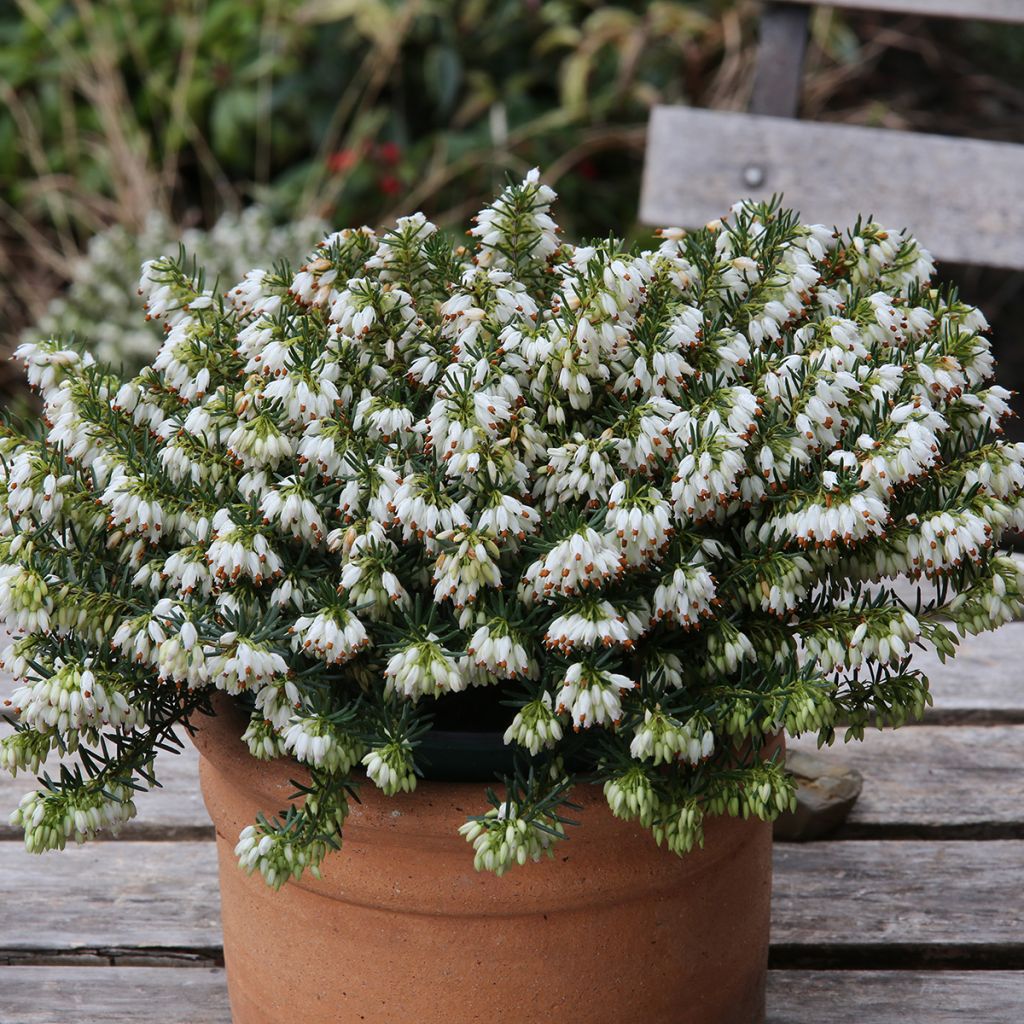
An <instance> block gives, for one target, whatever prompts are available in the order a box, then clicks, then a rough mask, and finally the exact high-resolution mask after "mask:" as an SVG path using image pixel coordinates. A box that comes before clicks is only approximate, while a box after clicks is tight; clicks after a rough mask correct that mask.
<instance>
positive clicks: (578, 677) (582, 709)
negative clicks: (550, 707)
mask: <svg viewBox="0 0 1024 1024" xmlns="http://www.w3.org/2000/svg"><path fill="white" fill-rule="evenodd" d="M635 686H636V683H635V682H634V681H633V680H632V679H630V678H629V677H628V676H624V675H621V674H619V673H617V672H607V671H605V670H603V669H597V668H592V667H591V666H589V665H586V664H584V663H582V662H577V663H576V664H575V665H570V666H569V668H568V670H567V671H566V673H565V678H564V679H563V680H562V686H561V689H560V690H559V691H558V692H557V693H556V694H555V701H556V702H557V703H556V707H557V711H558V714H560V715H561V714H567V715H569V716H570V717H571V718H572V722H573V726H574V728H576V729H581V728H589V727H590V726H592V725H605V724H608V725H616V724H618V722H619V720H620V719H621V718H622V699H621V694H622V693H624V692H625V691H627V690H632V689H633V688H634V687H635Z"/></svg>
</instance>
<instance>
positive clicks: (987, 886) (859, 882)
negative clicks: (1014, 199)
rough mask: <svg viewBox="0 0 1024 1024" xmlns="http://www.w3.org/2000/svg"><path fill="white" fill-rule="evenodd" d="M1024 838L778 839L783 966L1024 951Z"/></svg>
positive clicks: (1018, 958)
mask: <svg viewBox="0 0 1024 1024" xmlns="http://www.w3.org/2000/svg"><path fill="white" fill-rule="evenodd" d="M1022 869H1024V842H1019V841H1013V840H1005V841H993V842H961V841H952V842H918V841H906V842H867V841H848V842H825V843H807V844H792V843H790V844H779V845H778V846H776V848H775V888H774V895H773V914H772V945H773V950H774V956H775V962H776V964H777V965H778V966H784V965H785V966H804V965H807V964H814V965H815V966H845V967H857V966H864V967H882V966H904V967H908V968H910V967H914V966H920V965H921V964H922V963H930V962H934V963H946V964H948V965H950V966H955V965H957V964H959V963H972V964H973V963H975V962H978V961H981V960H984V961H986V962H987V963H988V965H989V966H990V967H999V966H1010V967H1013V968H1014V969H1016V968H1017V967H1019V966H1020V965H1021V963H1022V955H1024V892H1022V890H1021V885H1020V878H1021V871H1022Z"/></svg>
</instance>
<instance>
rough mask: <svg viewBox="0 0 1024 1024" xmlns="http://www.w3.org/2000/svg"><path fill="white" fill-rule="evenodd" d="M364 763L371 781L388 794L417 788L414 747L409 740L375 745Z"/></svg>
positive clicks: (364, 758)
mask: <svg viewBox="0 0 1024 1024" xmlns="http://www.w3.org/2000/svg"><path fill="white" fill-rule="evenodd" d="M362 763H363V766H364V767H365V768H366V774H367V776H368V777H369V779H370V781H371V782H372V783H373V784H374V785H375V786H376V787H377V788H378V789H380V790H381V791H382V792H383V793H384V794H385V795H386V796H394V795H395V794H396V793H411V792H412V791H413V790H414V789H415V788H416V772H415V770H414V767H413V759H412V748H411V746H410V745H409V744H408V743H407V742H400V741H397V740H392V741H391V742H390V743H386V744H384V745H383V746H380V747H374V749H373V750H371V751H370V752H369V753H368V754H366V755H364V757H363V759H362Z"/></svg>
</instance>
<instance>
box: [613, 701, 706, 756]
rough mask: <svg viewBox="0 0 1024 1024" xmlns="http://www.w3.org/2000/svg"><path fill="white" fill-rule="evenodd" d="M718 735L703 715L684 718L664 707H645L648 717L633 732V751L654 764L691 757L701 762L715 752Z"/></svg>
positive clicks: (630, 746) (631, 748) (645, 715)
mask: <svg viewBox="0 0 1024 1024" xmlns="http://www.w3.org/2000/svg"><path fill="white" fill-rule="evenodd" d="M714 749H715V737H714V733H713V732H712V731H711V728H710V725H709V723H708V721H707V719H705V718H703V717H702V716H696V717H694V718H691V719H690V720H689V721H687V722H680V721H679V720H678V719H676V718H673V717H672V716H671V715H668V714H666V713H665V712H663V711H662V710H661V709H660V708H658V709H655V710H653V711H652V710H651V709H650V708H647V709H646V710H645V711H644V720H643V722H642V723H641V724H640V725H639V726H638V727H637V730H636V732H635V733H634V734H633V740H632V742H631V743H630V745H629V753H630V755H631V756H632V757H634V758H636V760H638V761H645V760H650V761H653V762H654V764H656V765H657V764H667V763H669V762H672V761H677V760H678V761H689V762H690V764H697V763H698V762H699V761H702V760H704V759H705V758H708V757H710V756H711V754H712V753H713V752H714Z"/></svg>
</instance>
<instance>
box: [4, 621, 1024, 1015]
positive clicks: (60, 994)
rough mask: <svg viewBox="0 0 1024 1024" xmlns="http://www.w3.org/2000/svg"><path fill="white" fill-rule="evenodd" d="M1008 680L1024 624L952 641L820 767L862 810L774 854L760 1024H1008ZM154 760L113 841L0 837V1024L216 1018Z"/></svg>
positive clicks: (210, 909)
mask: <svg viewBox="0 0 1024 1024" xmlns="http://www.w3.org/2000/svg"><path fill="white" fill-rule="evenodd" d="M1022 666H1024V623H1014V624H1013V625H1011V626H1008V627H1007V628H1005V629H1004V630H1001V631H1000V632H999V633H997V634H993V635H990V636H985V637H980V638H976V639H972V640H969V641H967V642H966V643H965V645H964V648H963V653H962V655H961V657H960V658H959V659H958V660H957V661H956V662H955V663H951V664H950V665H947V666H939V665H938V663H937V662H936V663H935V665H934V668H932V669H930V674H931V676H932V687H933V691H934V693H935V698H936V700H935V708H934V709H932V710H931V712H930V713H929V714H928V716H927V718H926V720H925V722H924V723H923V724H921V725H915V726H908V727H907V728H905V729H902V730H900V731H897V732H892V733H885V734H874V735H869V736H868V738H867V741H866V742H865V743H864V744H863V745H860V744H853V745H850V746H845V747H844V746H842V745H839V746H837V748H835V749H834V751H832V752H831V753H830V756H833V757H835V758H836V759H837V760H843V761H846V762H848V763H850V764H853V765H855V766H856V767H857V768H858V769H859V770H860V771H861V772H862V773H863V775H864V792H863V795H862V796H861V799H860V801H859V803H858V805H857V807H856V808H855V810H854V813H853V815H852V817H851V819H850V820H849V822H848V823H847V825H846V826H845V827H844V829H843V831H842V833H841V834H840V835H838V836H837V837H835V838H834V839H831V840H829V841H827V842H817V843H810V844H804V845H793V844H788V845H783V844H779V845H777V846H776V855H775V896H774V909H773V925H772V939H773V942H772V954H771V967H772V970H771V974H770V981H769V1013H768V1020H769V1022H770V1024H824V1022H828V1024H854V1022H856V1024H894V1022H899V1024H946V1022H949V1024H952V1022H957V1024H964V1022H968V1024H1019V1022H1021V1021H1024V686H1022V685H1021V684H1020V676H1021V671H1022ZM798 745H800V746H808V747H810V748H813V741H812V742H811V743H809V744H807V743H805V742H804V741H800V743H799V744H798ZM163 760H164V776H163V778H164V782H165V789H164V790H163V791H162V792H158V793H155V794H151V795H150V796H149V797H148V798H144V799H142V800H140V815H139V818H138V819H137V820H136V821H135V822H133V823H132V824H131V825H130V826H129V827H128V828H127V829H126V830H125V831H124V833H123V834H122V837H121V838H120V839H119V840H115V841H109V842H97V843H93V844H91V845H88V846H85V847H82V848H75V849H71V850H68V851H67V852H65V853H64V854H50V855H47V856H45V858H35V857H31V856H29V855H28V854H26V853H25V852H24V850H23V848H22V845H21V842H20V840H19V838H18V837H17V836H16V835H15V833H14V830H13V829H11V828H10V827H8V826H7V825H6V824H4V825H0V874H2V886H3V892H4V894H5V896H4V899H3V903H2V906H0V965H4V966H0V1021H3V1022H4V1024H66V1022H70V1021H75V1022H82V1024H98V1022H119V1024H128V1022H132V1024H136V1022H143V1021H145V1022H152V1024H227V1022H228V1021H229V1020H230V1015H229V1011H228V1002H227V994H226V991H225V987H224V974H223V970H222V969H221V967H220V966H219V965H220V960H221V946H220V943H221V937H220V925H219V917H218V914H219V911H218V896H217V880H216V867H215V858H214V849H213V844H212V841H211V840H212V835H211V833H212V829H211V826H210V823H209V820H208V818H207V816H206V812H205V810H204V808H203V806H202V802H201V799H200V797H199V791H198V787H197V784H196V780H195V771H196V766H195V754H194V752H192V751H191V748H189V753H188V754H187V755H184V756H182V757H180V758H173V757H165V758H164V759H163ZM168 761H170V762H171V764H170V765H168V764H167V762H168ZM30 785H31V779H29V780H24V779H21V778H19V779H17V780H10V779H9V778H7V777H6V776H4V777H3V780H2V781H0V807H2V808H4V809H7V808H13V807H14V806H15V804H16V803H17V799H18V797H19V796H20V794H21V793H22V792H23V791H24V790H25V789H27V788H29V787H30ZM0 820H3V821H6V817H4V818H2V819H0ZM296 1024H301V1022H296ZM453 1024H460V1022H453ZM523 1024H535V1022H529V1021H524V1022H523ZM623 1024H631V1022H623Z"/></svg>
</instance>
